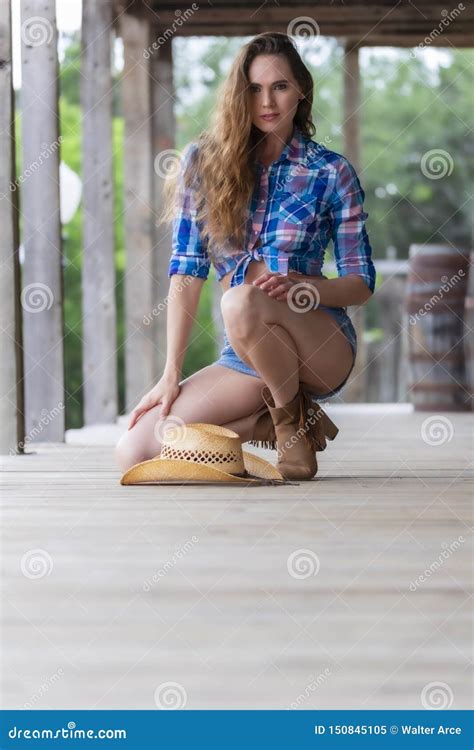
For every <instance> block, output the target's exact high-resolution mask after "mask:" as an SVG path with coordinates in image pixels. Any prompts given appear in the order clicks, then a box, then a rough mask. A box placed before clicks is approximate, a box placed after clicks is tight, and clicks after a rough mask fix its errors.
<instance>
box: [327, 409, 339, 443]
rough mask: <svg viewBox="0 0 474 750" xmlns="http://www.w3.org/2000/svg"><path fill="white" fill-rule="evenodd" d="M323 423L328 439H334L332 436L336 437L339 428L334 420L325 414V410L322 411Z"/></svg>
mask: <svg viewBox="0 0 474 750" xmlns="http://www.w3.org/2000/svg"><path fill="white" fill-rule="evenodd" d="M323 424H324V434H325V435H326V437H327V438H328V439H329V440H334V438H335V437H336V435H337V433H338V432H339V428H338V427H336V425H335V424H334V422H333V421H332V420H331V419H329V417H328V415H327V414H326V412H324V416H323Z"/></svg>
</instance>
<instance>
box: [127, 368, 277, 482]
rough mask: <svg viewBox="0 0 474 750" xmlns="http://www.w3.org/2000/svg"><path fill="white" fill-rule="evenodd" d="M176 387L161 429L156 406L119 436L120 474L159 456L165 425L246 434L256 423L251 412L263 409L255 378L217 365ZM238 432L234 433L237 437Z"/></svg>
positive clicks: (259, 385) (260, 383)
mask: <svg viewBox="0 0 474 750" xmlns="http://www.w3.org/2000/svg"><path fill="white" fill-rule="evenodd" d="M180 385H181V391H180V393H179V396H178V398H177V399H176V400H175V402H174V403H173V404H172V406H171V409H170V412H169V415H168V417H167V418H166V420H164V425H162V426H160V425H159V423H158V419H159V417H160V413H161V406H160V405H159V404H158V405H157V406H155V407H153V408H152V409H150V410H149V411H147V412H146V413H145V414H143V416H142V417H140V419H139V420H138V422H137V423H136V424H135V425H134V427H132V429H131V430H127V431H126V432H125V433H124V434H123V435H122V436H121V438H120V440H119V441H118V443H117V447H116V458H117V462H118V464H119V466H120V468H121V469H122V471H126V470H127V469H128V468H130V466H133V464H136V463H139V462H140V461H146V460H147V459H149V458H153V457H154V456H156V455H158V454H159V452H160V450H161V439H160V438H161V437H162V435H163V431H164V426H165V425H166V423H167V422H168V426H170V425H171V424H176V421H178V422H181V423H184V424H188V423H189V422H207V423H210V424H219V425H226V426H227V427H230V429H234V427H232V425H235V426H236V427H238V430H242V431H243V433H244V434H248V432H249V430H251V421H252V419H254V421H255V420H256V416H255V417H253V416H252V415H253V414H254V412H255V414H258V412H259V410H260V411H261V409H262V406H263V405H264V404H263V400H262V395H261V390H262V387H263V385H264V384H263V383H262V381H261V380H260V379H259V378H255V377H252V376H251V375H245V374H244V373H241V372H237V371H236V370H231V369H229V368H227V367H222V366H221V365H216V364H213V365H209V366H208V367H204V368H203V369H202V370H199V371H198V372H195V373H194V374H193V375H191V376H190V377H189V378H186V379H185V380H183V381H182V382H181V383H180ZM236 393H238V394H239V397H238V399H236V398H235V394H236ZM238 430H235V431H236V432H237V434H239V435H240V432H239V431H238ZM250 435H251V432H250ZM246 439H247V440H248V439H250V438H249V437H247V438H246Z"/></svg>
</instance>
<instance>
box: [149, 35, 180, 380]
mask: <svg viewBox="0 0 474 750" xmlns="http://www.w3.org/2000/svg"><path fill="white" fill-rule="evenodd" d="M158 37H159V30H158V29H157V27H153V34H152V42H153V41H156V39H157V38H158ZM149 59H150V75H151V83H150V85H151V109H152V116H151V131H152V151H153V158H152V160H151V163H150V167H151V170H152V182H153V214H154V217H153V218H154V219H156V218H158V216H159V215H160V214H161V211H162V203H161V196H162V190H163V184H164V175H165V172H164V169H163V167H164V165H165V163H166V162H167V161H168V160H167V159H166V158H163V157H166V154H165V153H164V152H167V151H170V152H172V153H173V152H174V151H175V149H176V141H175V131H176V120H175V114H174V101H175V92H174V81H173V47H172V40H171V39H169V40H168V41H167V42H165V43H164V44H162V45H160V46H159V47H158V49H156V50H154V49H151V50H150V58H149ZM160 154H161V157H160ZM160 165H161V166H160ZM170 254H171V227H170V225H169V224H160V225H159V226H158V225H157V224H156V221H154V222H153V279H152V282H153V283H152V295H153V306H154V307H156V305H157V303H160V302H163V300H164V299H165V298H166V295H167V294H168V288H169V279H168V273H167V272H168V262H169V257H170ZM150 326H151V328H152V333H153V341H154V345H155V356H154V359H153V378H154V379H159V378H160V377H161V375H162V374H163V370H164V366H165V362H166V312H164V313H163V314H160V315H156V316H154V317H153V319H152V322H151V323H150Z"/></svg>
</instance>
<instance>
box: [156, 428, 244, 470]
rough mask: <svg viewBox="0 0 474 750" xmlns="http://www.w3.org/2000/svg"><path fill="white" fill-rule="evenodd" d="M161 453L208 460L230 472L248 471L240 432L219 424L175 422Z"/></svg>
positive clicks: (167, 456)
mask: <svg viewBox="0 0 474 750" xmlns="http://www.w3.org/2000/svg"><path fill="white" fill-rule="evenodd" d="M159 457H160V459H175V460H176V459H178V460H181V461H190V462H191V463H196V464H205V465H206V466H213V467H215V468H216V469H222V470H223V471H226V472H228V473H229V474H241V475H244V474H245V473H246V469H245V464H244V458H243V454H242V443H241V440H240V437H239V435H238V434H237V433H236V432H234V431H233V430H229V429H228V428H227V427H221V426H220V425H211V424H203V423H199V422H193V423H190V424H183V425H172V426H171V427H169V428H167V429H166V430H165V433H164V436H163V442H162V446H161V451H160V456H159Z"/></svg>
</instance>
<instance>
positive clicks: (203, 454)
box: [160, 444, 245, 474]
mask: <svg viewBox="0 0 474 750" xmlns="http://www.w3.org/2000/svg"><path fill="white" fill-rule="evenodd" d="M160 458H161V459H166V458H174V459H179V460H181V461H191V462H192V463H195V464H206V465H207V466H214V467H215V468H216V469H223V470H224V471H227V472H228V473H229V474H244V473H245V466H244V462H243V458H242V452H241V451H240V452H239V453H237V452H236V451H209V450H203V449H202V448H198V449H194V450H193V449H189V448H177V447H176V446H175V445H166V444H163V447H162V449H161V453H160Z"/></svg>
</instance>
